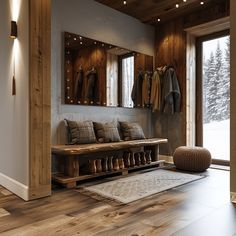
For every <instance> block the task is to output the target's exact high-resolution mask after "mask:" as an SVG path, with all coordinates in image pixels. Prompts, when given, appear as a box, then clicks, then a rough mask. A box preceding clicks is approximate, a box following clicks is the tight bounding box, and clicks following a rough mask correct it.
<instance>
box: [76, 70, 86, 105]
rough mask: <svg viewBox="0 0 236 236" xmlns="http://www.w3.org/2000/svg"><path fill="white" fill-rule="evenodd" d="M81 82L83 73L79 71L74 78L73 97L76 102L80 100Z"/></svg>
mask: <svg viewBox="0 0 236 236" xmlns="http://www.w3.org/2000/svg"><path fill="white" fill-rule="evenodd" d="M83 80H84V72H83V69H80V70H79V71H78V72H77V74H76V76H75V91H74V95H75V99H76V100H77V101H80V100H81V99H82V92H83Z"/></svg>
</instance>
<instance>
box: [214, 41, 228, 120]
mask: <svg viewBox="0 0 236 236" xmlns="http://www.w3.org/2000/svg"><path fill="white" fill-rule="evenodd" d="M224 85H225V77H224V68H223V53H222V50H221V48H220V43H219V41H218V42H217V48H216V52H215V81H214V83H213V84H212V86H214V94H215V95H216V96H215V100H216V101H215V103H216V104H215V105H216V109H215V110H216V113H215V115H214V117H213V119H214V120H215V121H221V120H224V114H225V106H223V103H224V94H225V87H224Z"/></svg>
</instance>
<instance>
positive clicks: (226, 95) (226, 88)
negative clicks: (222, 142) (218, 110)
mask: <svg viewBox="0 0 236 236" xmlns="http://www.w3.org/2000/svg"><path fill="white" fill-rule="evenodd" d="M225 46H226V47H225V56H224V66H223V70H224V80H223V84H222V86H223V93H222V99H223V101H222V106H223V107H224V111H223V118H224V120H227V119H229V117H230V37H229V36H228V37H227V39H226V45H225Z"/></svg>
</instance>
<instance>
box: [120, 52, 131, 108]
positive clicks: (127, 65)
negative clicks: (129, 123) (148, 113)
mask: <svg viewBox="0 0 236 236" xmlns="http://www.w3.org/2000/svg"><path fill="white" fill-rule="evenodd" d="M133 84H134V57H133V56H131V57H127V58H124V59H123V60H122V105H123V106H124V107H133V105H134V104H133V101H132V99H131V92H132V89H133Z"/></svg>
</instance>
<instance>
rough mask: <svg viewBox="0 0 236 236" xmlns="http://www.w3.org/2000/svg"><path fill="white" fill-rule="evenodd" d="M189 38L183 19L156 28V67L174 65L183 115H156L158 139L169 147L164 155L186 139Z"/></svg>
mask: <svg viewBox="0 0 236 236" xmlns="http://www.w3.org/2000/svg"><path fill="white" fill-rule="evenodd" d="M185 45H186V35H185V32H184V31H183V19H182V18H180V19H178V20H175V21H171V22H168V23H166V24H162V25H161V26H160V27H157V28H156V47H155V66H156V67H160V66H164V65H172V66H174V68H175V70H176V73H177V76H178V81H179V85H180V90H181V112H180V113H175V114H174V115H167V114H161V113H158V114H154V115H153V123H154V127H155V136H157V137H166V138H168V140H169V144H168V146H166V147H163V148H162V150H161V152H162V153H163V152H164V153H165V154H168V155H172V154H173V151H174V150H175V148H176V147H178V146H180V145H184V144H185V140H186V133H185V130H186V118H185V117H186V109H185V108H186V94H185V90H186V83H185V79H186V76H185V74H186V68H185V65H186V56H185V55H186V48H185Z"/></svg>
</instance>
